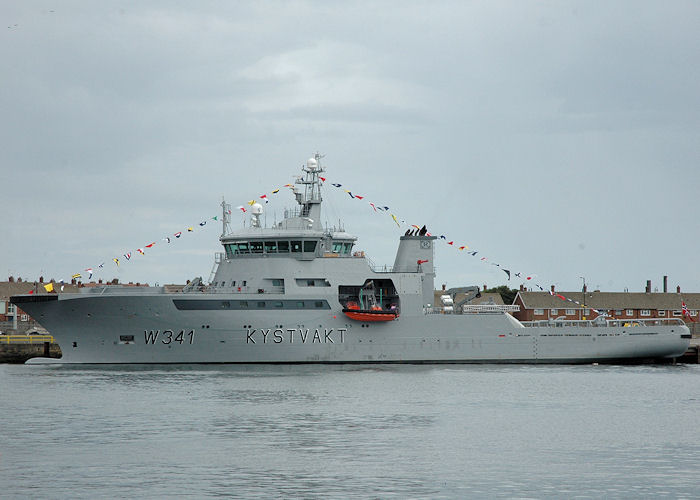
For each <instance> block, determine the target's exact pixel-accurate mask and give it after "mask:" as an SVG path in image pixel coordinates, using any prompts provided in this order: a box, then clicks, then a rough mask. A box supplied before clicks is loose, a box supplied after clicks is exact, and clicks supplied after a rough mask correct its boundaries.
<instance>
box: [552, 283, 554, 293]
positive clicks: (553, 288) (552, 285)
mask: <svg viewBox="0 0 700 500" xmlns="http://www.w3.org/2000/svg"><path fill="white" fill-rule="evenodd" d="M552 293H554V285H552Z"/></svg>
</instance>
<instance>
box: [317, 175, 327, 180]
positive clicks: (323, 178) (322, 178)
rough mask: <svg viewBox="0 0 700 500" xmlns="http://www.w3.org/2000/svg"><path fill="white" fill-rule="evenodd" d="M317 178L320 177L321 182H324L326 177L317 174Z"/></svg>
mask: <svg viewBox="0 0 700 500" xmlns="http://www.w3.org/2000/svg"><path fill="white" fill-rule="evenodd" d="M318 178H319V179H321V180H322V181H323V182H326V178H325V177H321V176H320V175H319V176H318Z"/></svg>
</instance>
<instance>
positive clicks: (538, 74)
mask: <svg viewBox="0 0 700 500" xmlns="http://www.w3.org/2000/svg"><path fill="white" fill-rule="evenodd" d="M0 16H1V17H2V21H3V23H4V25H2V26H1V27H0V28H1V31H0V36H1V37H2V41H0V59H1V61H2V66H3V69H2V85H1V86H0V108H1V109H2V120H0V141H1V147H0V174H1V176H0V178H1V179H2V184H1V185H2V189H1V192H0V213H1V214H2V229H1V230H0V268H1V269H2V271H3V273H4V274H6V276H2V277H0V279H3V280H4V279H6V278H7V276H9V275H14V276H15V277H17V276H21V277H23V278H25V279H29V280H35V279H38V277H39V276H40V275H43V276H45V277H46V278H47V279H48V278H52V277H53V278H55V279H57V280H58V279H60V278H68V279H69V278H70V276H71V275H72V274H73V273H76V272H83V270H84V269H86V268H88V267H93V268H96V267H97V265H99V264H100V263H101V262H106V264H105V270H104V272H102V273H101V274H98V275H96V277H103V278H107V279H111V278H113V277H117V278H119V279H120V280H122V281H127V282H128V281H134V282H136V281H140V282H149V283H151V284H153V283H154V282H159V283H161V284H162V283H182V282H184V281H185V280H186V279H188V278H192V277H194V276H203V277H204V278H205V280H206V279H208V277H209V272H210V270H211V266H212V261H213V254H214V252H217V251H220V245H219V242H218V236H219V234H220V232H221V229H220V227H219V226H217V225H214V221H210V223H209V224H208V225H207V226H205V227H204V228H200V227H199V226H196V224H197V223H198V222H200V221H201V220H204V219H206V218H208V217H212V216H214V215H217V214H218V213H219V211H220V207H219V203H220V202H221V197H222V196H224V197H225V198H226V200H227V201H228V202H230V203H232V204H233V205H234V207H235V206H236V205H240V204H242V203H245V202H246V201H247V200H250V199H252V198H255V197H257V196H260V195H262V194H265V193H269V192H271V191H272V190H273V189H276V188H278V187H280V186H282V185H284V184H286V183H289V182H292V181H293V179H294V176H295V175H298V174H300V173H301V172H300V166H301V164H302V163H304V162H305V161H306V159H307V158H309V157H310V156H311V155H313V153H315V152H316V151H320V152H321V153H323V154H325V155H326V157H325V165H326V167H327V172H326V177H327V178H328V182H337V183H342V184H343V186H344V187H345V186H347V187H348V189H351V190H352V191H353V192H354V193H357V194H361V195H363V196H365V197H366V198H365V200H371V201H375V202H381V203H382V204H384V205H388V206H390V207H391V209H392V212H393V213H395V214H396V215H397V217H399V218H400V219H404V220H406V221H407V222H408V223H409V224H418V225H423V224H426V225H427V227H428V230H429V231H431V232H432V233H436V234H445V235H447V236H448V237H449V238H450V239H451V240H453V241H455V243H459V244H460V245H468V246H469V247H470V248H472V249H474V250H478V251H479V252H480V253H479V254H478V256H477V258H475V257H471V256H469V255H466V254H465V253H464V252H459V251H458V250H455V249H454V248H452V247H449V246H447V245H445V244H444V242H443V243H442V244H441V245H439V246H438V247H437V248H438V250H437V252H436V265H437V272H438V276H437V282H436V286H439V284H441V283H446V284H447V285H448V287H449V286H465V285H472V284H478V285H483V284H486V285H488V286H498V285H502V284H507V285H509V286H511V287H513V288H517V286H518V285H519V283H520V282H518V281H516V280H515V279H513V280H511V281H507V277H506V275H505V273H503V272H502V271H501V270H499V269H498V268H497V267H496V266H492V265H489V263H484V262H482V261H480V260H479V259H478V257H481V256H484V257H488V258H489V260H490V261H491V262H495V263H499V264H501V266H502V267H504V268H508V269H511V270H513V271H521V272H523V273H526V274H536V275H537V276H538V278H537V280H538V281H539V282H540V283H541V284H542V285H544V286H549V285H550V284H555V285H556V286H557V288H558V289H560V290H580V288H581V284H582V280H581V278H580V277H581V276H584V277H585V278H586V282H587V283H588V284H589V287H594V288H600V289H602V290H606V291H623V290H624V289H626V288H628V289H629V290H630V291H643V290H644V285H645V283H646V280H647V279H651V280H652V281H653V287H659V288H661V286H662V284H661V280H662V276H663V275H668V276H669V286H670V287H672V289H673V290H674V291H675V287H676V285H680V286H681V287H682V289H683V290H684V291H693V292H700V265H699V264H700V258H699V257H698V255H699V249H700V237H699V236H700V233H699V230H698V229H699V228H698V216H697V213H698V208H697V207H698V187H700V168H699V167H700V92H698V89H700V43H699V42H700V30H698V19H700V3H699V2H697V1H687V2H686V1H669V2H660V1H654V2H645V1H638V0H633V1H615V2H590V1H581V2H574V1H570V2H567V1H553V2H521V1H511V2H498V1H495V2H494V1H484V2H466V1H459V2H410V1H409V2H406V1H400V2H328V1H318V2H314V1H309V2H282V1H279V2H253V1H251V2H171V1H167V2H166V1H163V2H155V1H150V2H149V1H146V2H133V3H132V2H109V1H101V2H71V1H64V0H62V1H61V2H55V1H52V2H34V1H26V2H15V1H10V0H2V1H1V2H0ZM324 199H325V203H324V210H325V211H324V222H326V221H327V222H329V223H330V224H334V223H335V224H337V219H338V218H341V219H342V220H343V222H344V224H345V226H346V229H347V230H348V231H349V232H351V233H353V234H356V235H357V236H358V237H359V240H358V248H359V249H364V250H365V251H366V252H367V253H368V255H369V256H370V257H371V259H372V260H373V261H374V263H376V264H392V263H393V260H394V254H395V251H396V247H397V244H398V237H399V236H400V235H402V234H403V233H404V232H405V228H401V229H399V228H398V227H396V225H395V224H394V223H393V221H392V220H391V219H390V218H389V217H387V216H386V215H381V214H376V213H375V212H374V211H373V210H372V209H371V207H370V206H369V205H368V204H367V203H364V202H362V201H358V200H352V199H351V198H350V197H349V196H347V195H346V194H345V193H343V192H342V191H340V190H338V189H336V188H333V187H331V186H330V185H326V187H325V189H324ZM292 206H294V201H293V198H292V196H291V194H290V193H289V192H288V191H287V190H283V191H281V192H280V193H279V194H278V195H277V196H276V197H275V199H274V200H273V202H271V203H270V204H268V205H266V206H265V208H266V211H267V218H268V222H271V221H272V219H273V218H275V217H277V219H279V218H280V217H281V215H282V211H283V210H284V208H285V207H292ZM191 225H195V227H196V229H195V231H194V232H193V233H190V234H185V235H183V237H182V238H180V239H178V240H177V241H173V243H171V244H170V245H168V244H166V243H165V242H164V241H161V238H163V237H165V236H168V235H172V234H173V233H175V232H177V231H181V230H185V228H186V227H188V226H191ZM240 225H241V218H240V217H239V216H236V217H234V228H238V227H240ZM153 241H156V242H157V244H156V245H155V246H154V247H153V248H151V249H149V250H148V251H147V252H146V255H145V256H141V255H135V256H134V257H132V259H131V261H129V262H128V263H122V265H121V266H120V267H119V268H117V267H116V266H115V265H114V264H113V263H112V261H111V259H112V258H113V257H119V258H120V259H121V260H122V261H123V260H124V259H123V257H122V255H123V254H124V253H126V252H128V251H131V252H135V250H136V248H138V247H143V246H144V245H146V244H148V243H151V242H153ZM83 274H85V273H84V272H83Z"/></svg>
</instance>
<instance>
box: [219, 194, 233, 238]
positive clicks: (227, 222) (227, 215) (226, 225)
mask: <svg viewBox="0 0 700 500" xmlns="http://www.w3.org/2000/svg"><path fill="white" fill-rule="evenodd" d="M221 225H222V226H223V227H222V228H221V230H222V233H221V237H222V238H223V237H224V236H226V235H227V234H230V233H231V205H230V204H228V203H226V200H224V197H223V196H222V197H221Z"/></svg>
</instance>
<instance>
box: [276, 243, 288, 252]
mask: <svg viewBox="0 0 700 500" xmlns="http://www.w3.org/2000/svg"><path fill="white" fill-rule="evenodd" d="M277 251H278V252H279V253H288V252H289V242H288V241H278V242H277Z"/></svg>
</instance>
